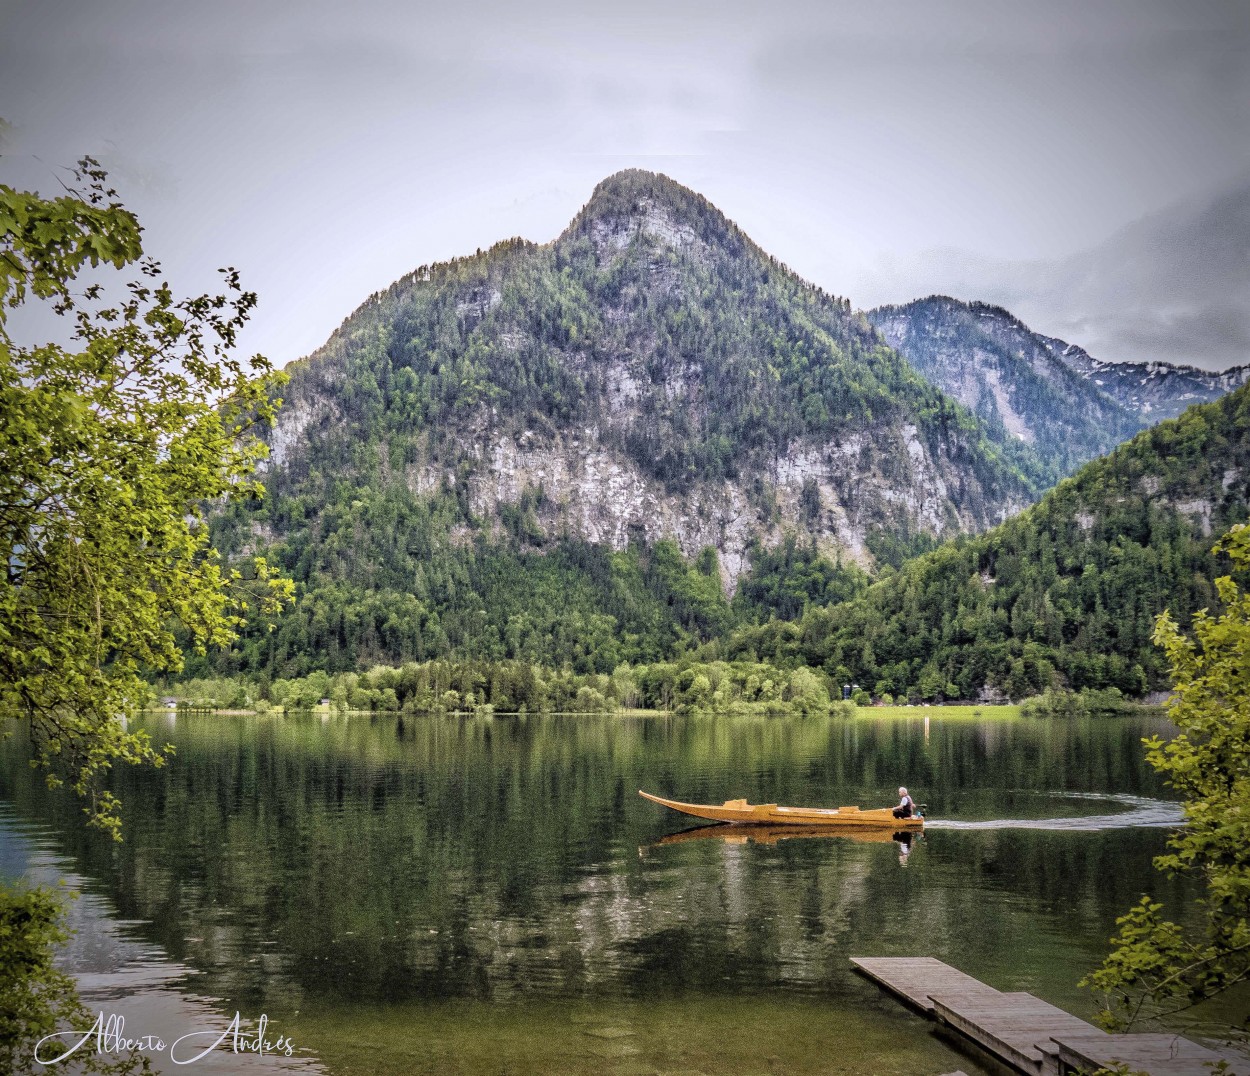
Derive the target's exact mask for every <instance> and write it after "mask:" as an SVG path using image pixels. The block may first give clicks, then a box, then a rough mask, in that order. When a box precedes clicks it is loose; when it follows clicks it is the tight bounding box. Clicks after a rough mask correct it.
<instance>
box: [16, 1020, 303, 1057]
mask: <svg viewBox="0 0 1250 1076" xmlns="http://www.w3.org/2000/svg"><path fill="white" fill-rule="evenodd" d="M268 1030H269V1017H268V1016H265V1015H263V1014H262V1015H261V1018H260V1019H259V1020H258V1021H257V1025H256V1031H255V1033H250V1032H248V1031H246V1030H244V1028H243V1018H242V1017H241V1016H240V1015H239V1014H238V1013H237V1012H236V1013H235V1014H234V1019H233V1020H231V1021H230V1023H229V1024H227V1025H226V1027H225V1029H224V1030H219V1029H217V1028H208V1029H206V1030H204V1031H190V1032H188V1033H187V1034H185V1035H180V1036H179V1037H178V1038H176V1039H175V1040H174V1041H173V1042H171V1043H169V1044H168V1045H166V1043H165V1041H164V1040H163V1039H162V1038H161V1037H160V1036H159V1035H136V1036H134V1037H133V1038H132V1037H129V1036H127V1035H126V1018H125V1017H124V1016H118V1015H117V1014H116V1013H109V1015H108V1016H107V1017H106V1016H105V1015H104V1013H103V1012H102V1011H101V1012H100V1013H98V1014H97V1015H96V1019H95V1023H94V1024H92V1025H91V1027H90V1028H88V1029H87V1030H86V1031H58V1032H56V1033H55V1034H52V1035H45V1036H44V1037H43V1038H42V1039H40V1040H39V1042H38V1043H36V1044H35V1060H36V1061H38V1062H39V1064H41V1065H56V1064H58V1063H60V1062H62V1061H66V1060H68V1059H69V1058H71V1057H73V1056H74V1054H76V1053H78V1052H79V1051H80V1050H81V1051H84V1052H86V1053H91V1052H93V1051H94V1052H95V1053H97V1054H111V1055H116V1056H120V1055H124V1054H131V1053H133V1052H134V1051H136V1050H137V1051H139V1052H140V1053H149V1054H163V1053H165V1052H167V1051H168V1054H169V1060H170V1061H172V1062H173V1063H174V1064H175V1065H191V1064H194V1063H195V1062H196V1061H199V1060H200V1058H202V1057H206V1056H208V1055H209V1054H211V1053H212V1052H213V1051H214V1050H216V1049H217V1047H219V1046H222V1045H223V1044H224V1049H225V1050H227V1051H232V1052H234V1053H236V1054H252V1055H254V1056H256V1057H263V1056H264V1055H265V1054H282V1055H284V1056H286V1057H291V1056H293V1054H294V1053H295V1044H294V1043H293V1042H292V1041H291V1040H290V1039H289V1038H287V1037H286V1036H285V1035H279V1036H278V1037H277V1038H276V1039H269V1038H266V1037H265V1036H266V1034H267V1033H268ZM93 1039H94V1040H95V1044H94V1046H92V1045H91V1042H92V1040H93ZM205 1043H207V1044H208V1045H204V1044H205ZM67 1044H68V1045H67ZM58 1049H59V1050H60V1051H61V1052H60V1053H54V1051H56V1050H58Z"/></svg>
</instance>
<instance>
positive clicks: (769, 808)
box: [638, 789, 924, 831]
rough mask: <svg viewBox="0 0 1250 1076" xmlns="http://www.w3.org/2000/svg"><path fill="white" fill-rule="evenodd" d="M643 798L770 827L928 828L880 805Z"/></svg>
mask: <svg viewBox="0 0 1250 1076" xmlns="http://www.w3.org/2000/svg"><path fill="white" fill-rule="evenodd" d="M638 795H640V796H641V797H642V798H643V799H647V800H650V801H651V802H652V803H658V804H660V806H662V807H669V808H671V809H672V810H674V811H680V812H681V813H682V814H688V815H693V816H694V817H695V818H708V819H711V820H712V821H713V822H736V823H739V824H741V823H744V822H745V823H751V824H754V825H767V826H795V825H799V826H841V827H844V828H845V827H852V826H853V827H856V828H859V827H861V826H863V827H868V826H876V827H880V828H882V829H888V830H890V831H893V830H909V829H911V830H916V829H923V828H924V819H923V818H922V817H919V816H917V817H914V818H895V817H894V812H893V809H892V808H890V807H880V808H876V809H873V810H868V811H861V810H860V809H859V808H858V807H828V808H822V807H778V806H777V804H775V803H756V804H751V803H747V801H746V800H726V801H725V802H724V803H723V804H721V805H720V806H714V805H712V804H702V803H681V802H680V801H678V800H666V799H664V798H663V797H661V796H653V795H651V794H650V793H649V792H643V791H642V790H641V789H639V790H638Z"/></svg>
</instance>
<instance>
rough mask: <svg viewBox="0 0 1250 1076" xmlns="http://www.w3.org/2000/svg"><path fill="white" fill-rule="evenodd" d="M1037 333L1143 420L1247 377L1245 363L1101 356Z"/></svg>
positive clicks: (1203, 399)
mask: <svg viewBox="0 0 1250 1076" xmlns="http://www.w3.org/2000/svg"><path fill="white" fill-rule="evenodd" d="M1040 339H1041V340H1043V341H1044V342H1045V344H1046V346H1047V347H1048V348H1050V350H1051V352H1052V354H1055V355H1057V356H1058V357H1059V358H1060V359H1062V360H1063V362H1064V363H1066V364H1067V365H1068V366H1069V367H1071V369H1073V370H1074V371H1075V372H1076V373H1078V374H1080V375H1081V377H1083V378H1085V379H1086V380H1088V381H1091V382H1092V383H1093V384H1095V385H1097V386H1098V388H1099V389H1101V390H1102V391H1103V392H1105V393H1106V394H1107V395H1108V396H1110V397H1111V398H1112V399H1113V400H1115V401H1117V402H1118V403H1120V404H1121V405H1123V406H1124V407H1127V408H1128V409H1130V410H1131V411H1134V412H1136V413H1137V414H1138V415H1140V416H1141V417H1142V418H1143V419H1144V420H1146V421H1147V422H1158V421H1160V420H1161V419H1165V418H1175V417H1176V416H1177V415H1179V414H1180V413H1181V412H1182V411H1184V410H1185V408H1187V407H1191V406H1193V405H1194V404H1198V403H1210V402H1211V401H1212V400H1217V399H1219V398H1220V397H1221V396H1223V395H1225V394H1226V393H1229V392H1232V391H1233V390H1234V389H1236V388H1238V387H1240V386H1241V385H1244V384H1245V383H1246V382H1247V381H1250V365H1246V366H1233V367H1230V368H1229V369H1227V370H1224V371H1214V370H1199V369H1198V368H1197V367H1196V366H1173V365H1171V364H1170V363H1166V362H1145V363H1138V362H1102V361H1101V360H1099V359H1095V358H1094V357H1093V356H1091V355H1090V354H1089V353H1088V352H1087V351H1086V350H1085V349H1084V348H1082V347H1078V346H1077V345H1076V344H1068V343H1065V342H1064V341H1063V340H1058V339H1056V338H1055V337H1050V336H1044V337H1041V338H1040Z"/></svg>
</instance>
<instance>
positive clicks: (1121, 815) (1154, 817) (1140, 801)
mask: <svg viewBox="0 0 1250 1076" xmlns="http://www.w3.org/2000/svg"><path fill="white" fill-rule="evenodd" d="M1056 795H1062V796H1064V797H1065V798H1067V799H1084V800H1098V801H1100V802H1110V803H1119V804H1123V805H1124V806H1125V807H1126V808H1127V810H1123V811H1116V812H1115V813H1113V814H1091V815H1083V816H1080V817H1076V818H987V819H983V820H981V821H976V822H964V821H960V820H957V819H951V818H935V819H933V820H931V821H930V820H929V819H925V829H927V830H928V829H1054V830H1065V829H1066V830H1100V829H1134V828H1140V827H1154V828H1162V827H1173V826H1179V825H1182V824H1183V823H1184V821H1185V814H1184V812H1183V811H1182V810H1181V805H1180V804H1179V803H1170V802H1168V801H1167V800H1154V799H1148V798H1147V797H1145V796H1127V795H1115V794H1110V793H1093V792H1066V793H1056Z"/></svg>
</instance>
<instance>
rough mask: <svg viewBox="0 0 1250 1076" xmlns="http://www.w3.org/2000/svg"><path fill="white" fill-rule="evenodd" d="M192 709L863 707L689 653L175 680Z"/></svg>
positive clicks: (818, 680) (815, 677) (799, 679)
mask: <svg viewBox="0 0 1250 1076" xmlns="http://www.w3.org/2000/svg"><path fill="white" fill-rule="evenodd" d="M161 694H169V695H170V696H171V697H173V698H175V699H177V700H178V702H179V704H180V705H183V706H186V707H188V708H191V709H214V710H216V709H220V710H234V709H247V710H255V711H257V712H269V711H271V710H275V709H276V710H279V711H306V710H311V709H315V708H316V707H318V706H321V705H323V703H324V705H327V706H328V707H329V708H330V709H332V710H335V711H381V712H392V711H402V712H409V713H475V714H490V713H607V712H615V711H618V710H638V709H642V710H661V711H665V712H670V713H730V712H757V713H768V714H828V713H842V714H851V713H854V710H855V707H854V704H853V703H850V702H842V701H834V700H835V698H836V697H837V695H838V694H839V692H837V690H836V689H834V690H832V691H831V685H830V684H829V682H828V678H827V677H826V676H825V675H824V673H822V672H820V671H819V670H815V669H809V668H806V667H802V666H800V667H798V668H793V669H782V668H777V667H776V666H774V665H769V664H767V663H763V662H745V661H735V662H728V661H711V662H695V661H691V660H689V659H683V660H681V661H675V662H656V663H653V664H650V665H633V666H631V665H628V664H625V663H622V664H620V665H618V666H617V667H616V668H615V669H614V670H613V671H612V672H611V673H610V674H598V673H586V674H578V673H573V672H570V671H568V670H565V669H552V668H547V667H544V666H541V665H534V664H530V663H528V662H524V661H498V662H474V661H468V662H455V661H441V660H440V661H427V662H408V663H407V664H404V665H402V666H394V667H391V666H381V665H380V666H375V667H374V668H372V669H369V670H368V671H366V672H363V673H354V672H349V673H336V674H333V675H331V674H329V673H326V672H324V671H322V670H318V671H315V672H312V673H310V674H309V675H308V676H306V677H301V678H298V679H289V680H285V679H280V680H273V681H264V682H256V681H249V680H245V679H242V678H234V679H223V678H217V679H195V680H188V681H184V682H182V683H178V684H174V685H169V686H167V687H166V688H164V689H163V690H162V692H161Z"/></svg>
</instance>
